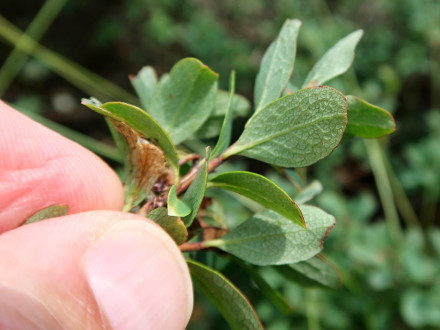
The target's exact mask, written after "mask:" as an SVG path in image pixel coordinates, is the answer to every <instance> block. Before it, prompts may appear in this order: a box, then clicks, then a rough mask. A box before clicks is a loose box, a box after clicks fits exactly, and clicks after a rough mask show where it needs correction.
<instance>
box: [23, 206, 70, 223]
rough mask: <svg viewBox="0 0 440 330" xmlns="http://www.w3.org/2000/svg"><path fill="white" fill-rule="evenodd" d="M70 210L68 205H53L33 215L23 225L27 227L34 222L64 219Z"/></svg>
mask: <svg viewBox="0 0 440 330" xmlns="http://www.w3.org/2000/svg"><path fill="white" fill-rule="evenodd" d="M68 210H69V208H68V206H67V205H59V204H55V205H51V206H48V207H45V208H44V209H41V210H40V211H37V212H35V213H34V214H32V215H31V216H30V217H29V218H27V219H26V221H25V222H24V223H23V224H24V225H27V224H29V223H32V222H38V221H41V220H45V219H49V218H56V217H62V216H63V215H66V214H67V212H68Z"/></svg>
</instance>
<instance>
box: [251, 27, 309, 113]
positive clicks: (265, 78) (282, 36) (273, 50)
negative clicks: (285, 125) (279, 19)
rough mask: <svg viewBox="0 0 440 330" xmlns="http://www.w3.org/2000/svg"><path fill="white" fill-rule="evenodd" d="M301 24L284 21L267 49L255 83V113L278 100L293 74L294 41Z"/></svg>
mask: <svg viewBox="0 0 440 330" xmlns="http://www.w3.org/2000/svg"><path fill="white" fill-rule="evenodd" d="M300 26H301V22H300V21H299V20H296V19H294V20H290V19H288V20H286V22H285V23H284V25H283V27H282V28H281V31H280V33H279V34H278V36H277V38H276V39H275V40H274V41H273V42H272V44H271V45H270V46H269V48H268V49H267V51H266V53H265V54H264V56H263V60H262V61H261V66H260V71H259V72H258V75H257V79H256V81H255V92H254V95H255V97H254V104H255V112H258V111H260V110H261V109H263V108H264V107H265V106H266V105H268V104H269V103H271V102H272V101H275V100H276V99H278V98H279V97H280V95H281V93H282V92H283V90H284V88H286V86H287V83H288V82H289V79H290V76H291V75H292V72H293V66H294V63H295V53H296V39H297V37H298V32H299V28H300Z"/></svg>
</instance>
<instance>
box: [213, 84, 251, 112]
mask: <svg viewBox="0 0 440 330" xmlns="http://www.w3.org/2000/svg"><path fill="white" fill-rule="evenodd" d="M229 94H230V92H227V91H224V90H218V92H217V97H216V99H215V107H214V111H213V112H212V116H213V117H224V116H225V115H226V112H227V111H228V109H229ZM250 110H251V103H250V102H249V101H248V100H247V99H246V98H245V97H244V96H243V95H240V94H234V98H233V99H232V113H233V114H234V116H238V117H246V116H247V115H248V114H249V111H250Z"/></svg>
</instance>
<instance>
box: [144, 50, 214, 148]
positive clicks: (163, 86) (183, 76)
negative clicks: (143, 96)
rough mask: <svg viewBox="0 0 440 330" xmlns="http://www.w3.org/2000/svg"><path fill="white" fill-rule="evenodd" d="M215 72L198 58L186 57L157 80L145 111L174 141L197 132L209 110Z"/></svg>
mask: <svg viewBox="0 0 440 330" xmlns="http://www.w3.org/2000/svg"><path fill="white" fill-rule="evenodd" d="M217 79H218V74H216V73H214V72H213V71H211V69H209V68H208V67H207V66H205V65H204V64H203V63H202V62H200V61H199V60H196V59H194V58H186V59H183V60H181V61H179V62H178V63H177V64H176V65H174V67H173V68H172V69H171V72H170V74H169V76H167V77H166V78H164V79H161V80H160V81H159V84H158V85H157V87H156V89H155V90H154V93H153V100H152V103H151V106H150V108H149V109H148V112H149V113H150V114H151V115H152V116H153V117H154V118H155V119H156V120H157V121H158V122H159V123H160V124H161V125H162V127H163V128H164V129H165V131H166V132H167V133H168V134H169V136H170V137H171V140H172V141H173V142H174V143H175V144H179V143H180V142H182V141H184V140H185V139H186V138H188V137H190V136H191V135H192V134H193V133H194V132H196V131H197V130H198V129H199V128H200V126H202V124H203V123H204V122H205V121H206V120H207V119H208V117H209V115H210V114H211V112H212V110H213V108H214V104H215V96H216V93H217Z"/></svg>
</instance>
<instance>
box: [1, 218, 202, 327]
mask: <svg viewBox="0 0 440 330" xmlns="http://www.w3.org/2000/svg"><path fill="white" fill-rule="evenodd" d="M0 255H1V256H2V258H0V328H1V329H9V328H10V327H8V326H9V325H14V326H13V327H12V328H17V329H25V328H26V329H27V328H41V329H58V328H63V329H85V328H88V329H102V328H106V327H111V328H114V329H184V328H185V326H186V324H187V322H188V320H189V316H190V314H191V310H192V303H193V301H192V285H191V280H190V276H189V272H188V268H187V266H186V263H185V261H184V258H183V257H182V255H181V253H180V251H179V249H178V248H177V246H176V245H175V244H174V242H173V241H172V239H171V238H170V237H169V236H168V235H167V234H166V233H165V232H164V231H163V230H162V229H161V228H160V227H159V226H157V225H156V224H154V223H152V222H150V221H148V220H145V218H141V217H139V216H136V215H133V214H127V213H122V212H114V211H92V212H86V213H79V214H74V215H70V216H65V217H60V218H55V219H50V220H45V221H41V222H38V223H34V224H29V225H25V226H22V227H20V228H17V229H15V230H12V231H9V232H7V233H4V234H3V235H1V236H0Z"/></svg>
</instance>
